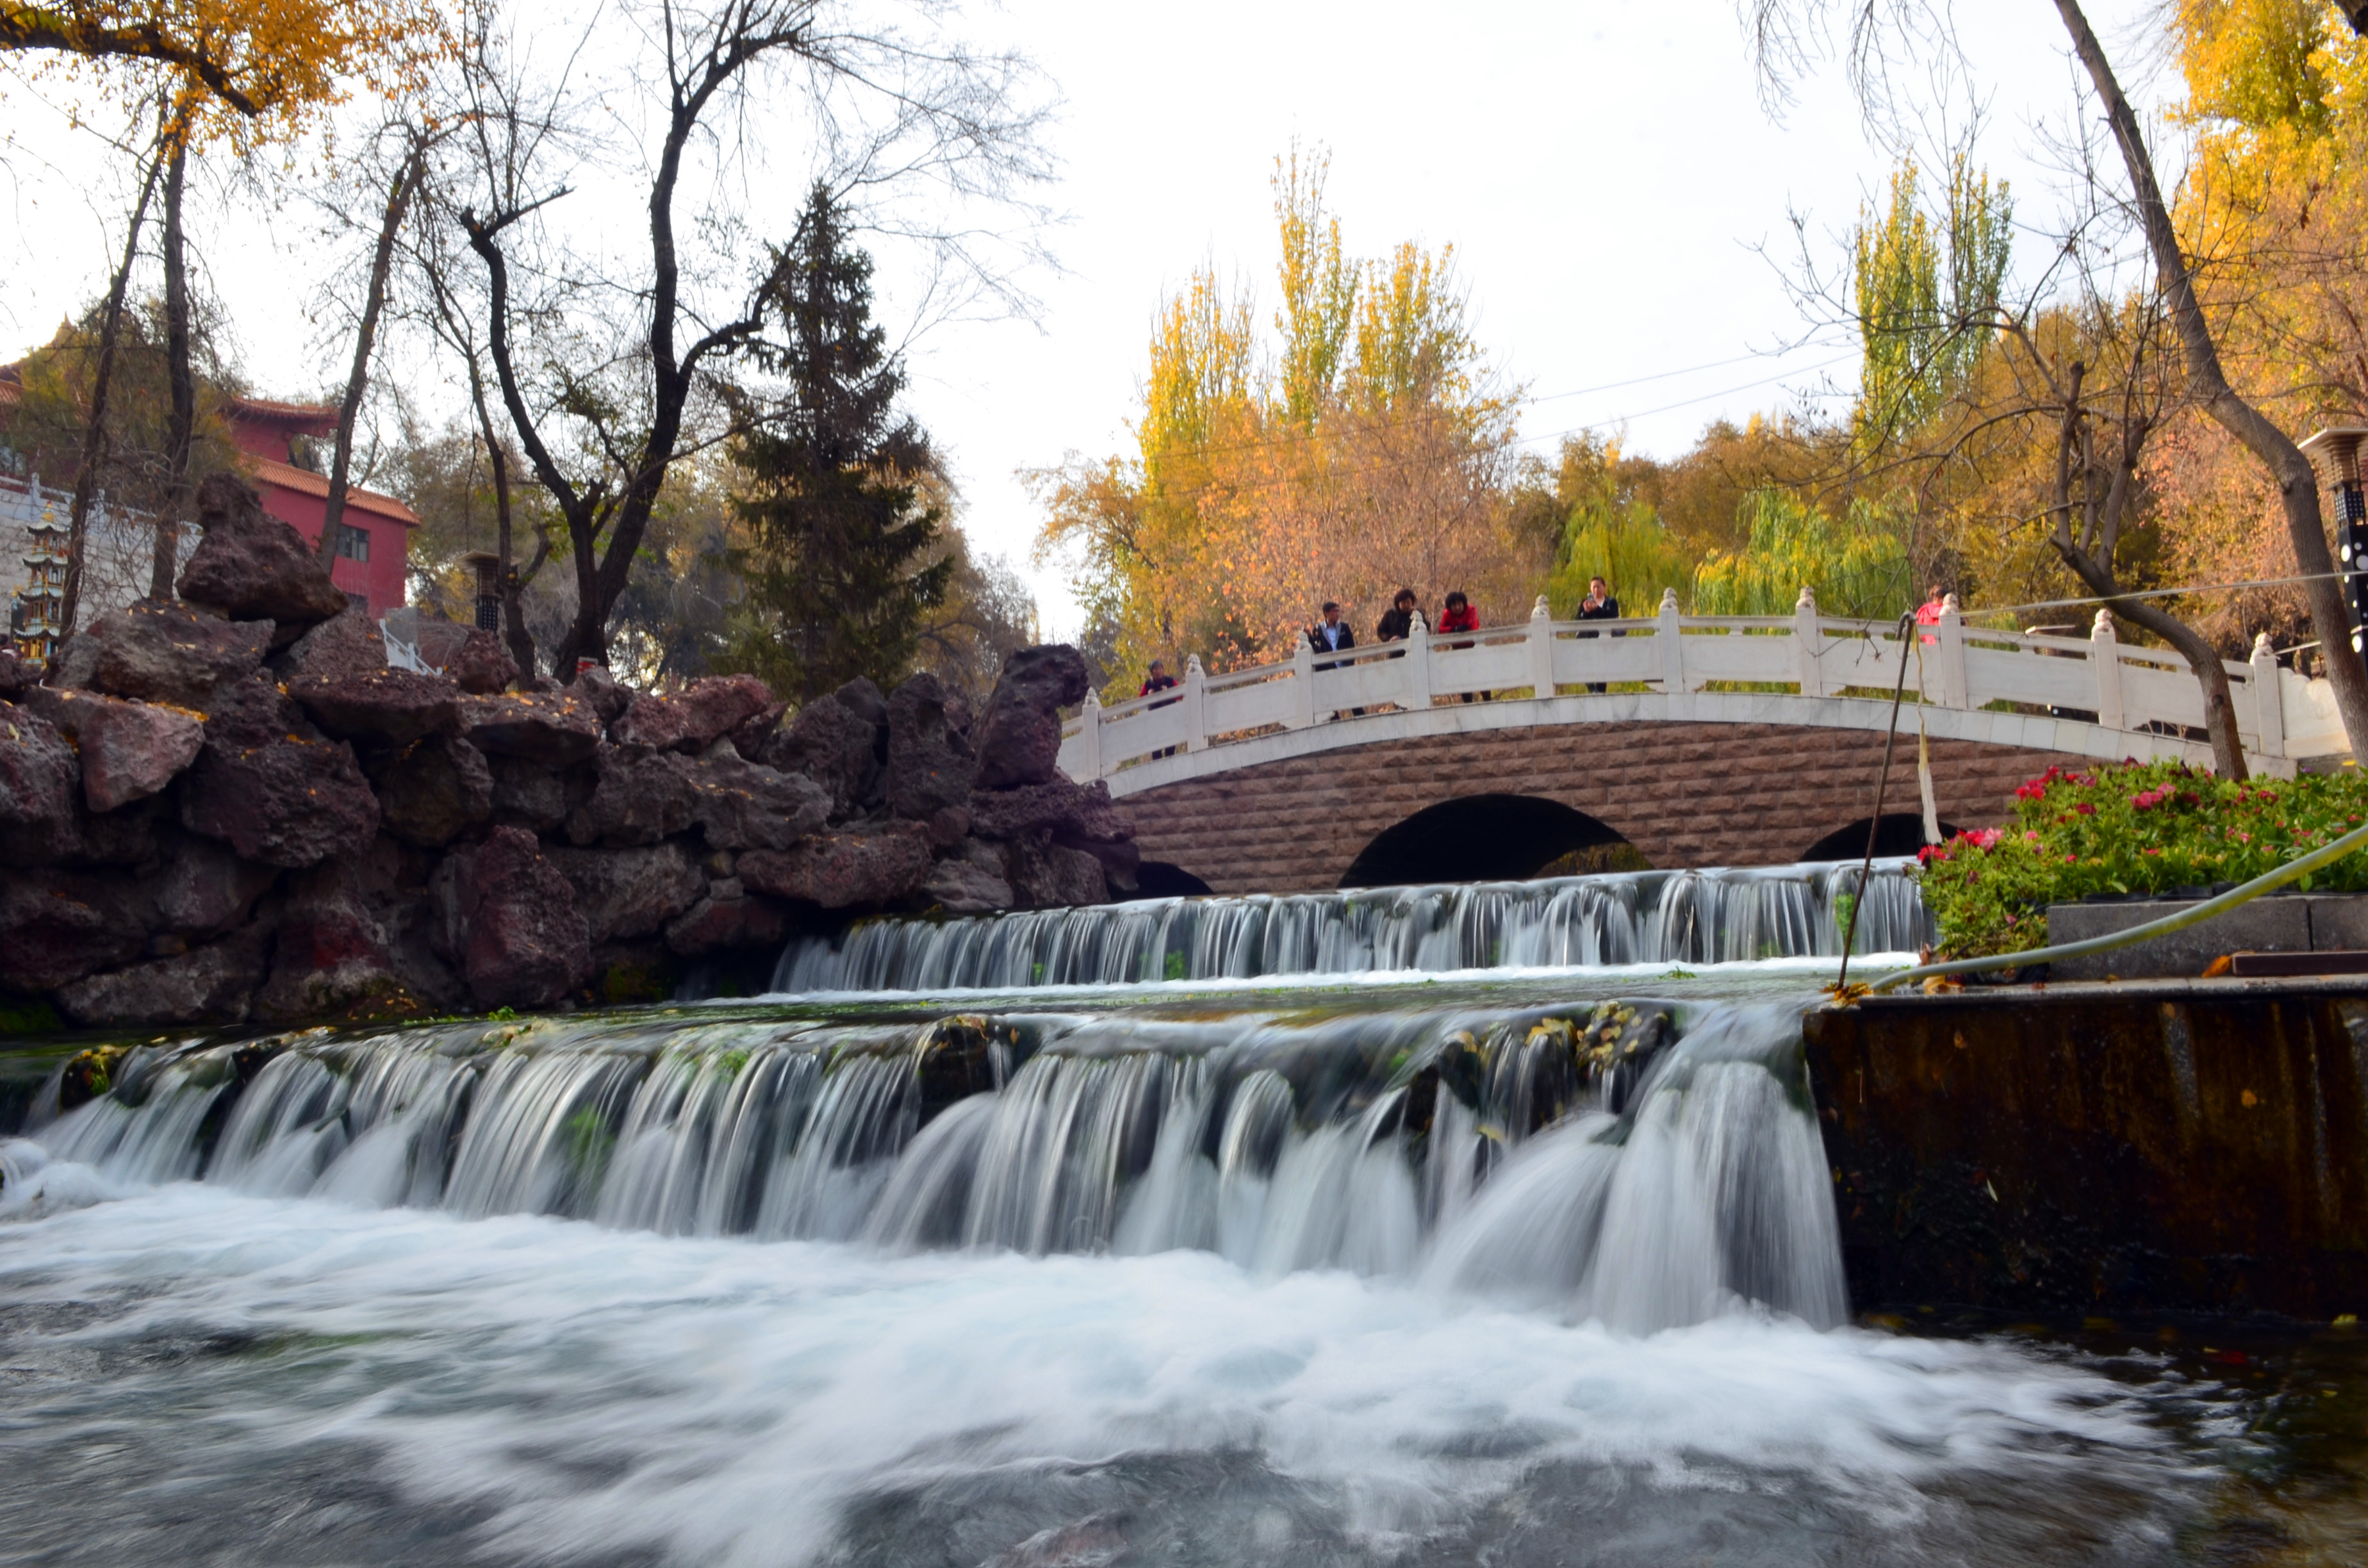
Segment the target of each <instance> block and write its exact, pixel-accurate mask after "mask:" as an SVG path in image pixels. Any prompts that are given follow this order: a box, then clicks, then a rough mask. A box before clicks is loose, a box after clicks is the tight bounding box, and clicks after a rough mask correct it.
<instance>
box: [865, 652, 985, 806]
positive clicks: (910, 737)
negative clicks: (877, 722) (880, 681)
mask: <svg viewBox="0 0 2368 1568" xmlns="http://www.w3.org/2000/svg"><path fill="white" fill-rule="evenodd" d="M947 701H948V699H947V695H946V688H945V687H944V686H943V684H942V683H940V682H939V679H938V677H937V676H933V675H930V674H928V673H927V672H926V671H925V672H923V673H922V674H920V675H916V676H913V677H912V678H911V679H910V680H907V681H905V684H904V685H902V686H900V687H897V688H896V689H895V691H894V693H893V694H892V695H891V696H890V697H889V699H888V761H887V768H886V772H885V773H884V775H883V778H884V781H885V782H886V784H887V788H888V809H889V810H890V811H892V812H894V813H895V814H896V815H898V816H900V817H909V818H911V819H913V820H914V821H916V822H927V821H928V820H929V818H930V817H931V816H933V815H935V814H936V813H937V812H939V811H942V810H943V809H944V808H946V807H948V806H959V805H962V804H964V803H966V802H967V801H969V799H970V791H971V781H972V779H973V778H974V777H975V776H976V774H977V771H978V759H977V757H976V756H973V753H972V751H971V748H970V743H969V742H968V741H966V740H964V739H963V738H962V733H961V732H960V731H958V730H956V729H955V728H954V726H953V725H952V723H951V722H950V720H949V716H948V712H947Z"/></svg>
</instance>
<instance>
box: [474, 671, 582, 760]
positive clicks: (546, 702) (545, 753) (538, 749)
mask: <svg viewBox="0 0 2368 1568" xmlns="http://www.w3.org/2000/svg"><path fill="white" fill-rule="evenodd" d="M461 733H462V734H464V735H466V736H467V737H468V738H469V744H471V745H473V746H475V747H476V748H477V749H478V750H479V751H481V752H484V754H485V755H487V756H522V757H526V758H528V759H529V760H530V761H534V762H541V763H546V764H549V765H550V766H552V767H566V766H567V765H568V764H570V763H575V762H582V761H584V760H585V759H586V757H588V756H591V755H592V754H593V752H594V751H596V750H598V748H599V744H600V715H599V713H598V710H595V709H594V708H593V706H592V704H591V703H590V701H588V700H587V699H585V698H582V697H579V696H577V695H575V691H574V690H573V688H571V689H569V690H566V691H552V692H532V693H518V694H515V695H511V696H502V697H463V698H462V699H461Z"/></svg>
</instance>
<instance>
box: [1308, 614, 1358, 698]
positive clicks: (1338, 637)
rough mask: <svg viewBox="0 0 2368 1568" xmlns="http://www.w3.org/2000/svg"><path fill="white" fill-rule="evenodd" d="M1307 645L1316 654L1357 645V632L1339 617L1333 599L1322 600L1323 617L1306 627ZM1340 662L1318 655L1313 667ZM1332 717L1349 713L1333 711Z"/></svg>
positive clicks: (1321, 668)
mask: <svg viewBox="0 0 2368 1568" xmlns="http://www.w3.org/2000/svg"><path fill="white" fill-rule="evenodd" d="M1307 645H1308V646H1309V647H1311V648H1313V649H1315V652H1316V653H1317V654H1318V655H1322V654H1325V653H1346V652H1348V651H1349V649H1351V648H1353V647H1355V646H1356V645H1357V634H1356V633H1355V632H1353V631H1349V623H1348V622H1347V621H1345V620H1343V619H1340V607H1339V605H1338V604H1337V603H1335V602H1334V601H1333V600H1330V599H1326V600H1325V601H1324V619H1321V620H1319V621H1317V622H1316V623H1315V625H1313V626H1311V627H1309V628H1308V629H1307ZM1340 662H1341V661H1339V660H1338V659H1325V658H1322V657H1320V656H1319V657H1318V658H1317V659H1316V661H1315V667H1316V668H1317V669H1319V670H1328V669H1330V668H1332V667H1333V666H1334V665H1338V664H1339V663H1340ZM1354 711H1355V712H1357V713H1359V714H1361V713H1363V712H1364V710H1363V709H1361V708H1360V709H1357V710H1354ZM1332 717H1334V718H1335V719H1345V718H1348V717H1349V714H1346V713H1335V714H1333V715H1332Z"/></svg>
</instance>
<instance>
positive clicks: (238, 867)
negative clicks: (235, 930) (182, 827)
mask: <svg viewBox="0 0 2368 1568" xmlns="http://www.w3.org/2000/svg"><path fill="white" fill-rule="evenodd" d="M278 880H279V870H278V869H276V868H274V867H270V866H258V865H256V863H255V862H254V861H252V860H242V859H240V858H238V857H237V856H236V855H234V854H233V853H232V852H231V851H230V849H229V848H228V847H227V846H224V845H222V844H219V843H217V842H215V841H214V840H213V839H211V838H199V837H196V836H194V835H191V836H188V837H184V838H182V839H180V841H179V842H178V843H177V844H176V845H175V846H174V847H173V850H172V853H171V854H170V855H169V856H168V857H167V858H166V859H165V868H164V870H163V871H162V872H161V873H160V874H159V875H158V876H157V878H156V882H155V894H156V915H157V919H158V921H159V923H160V924H161V925H162V926H163V927H164V928H165V930H167V931H175V932H178V933H180V934H181V935H182V936H185V937H212V936H218V935H220V934H221V933H222V932H224V931H227V930H229V929H230V928H231V927H233V926H237V925H239V924H241V923H242V922H244V921H245V919H246V916H247V912H248V911H249V910H251V909H253V908H254V907H255V901H256V899H258V898H260V897H262V896H263V893H264V892H265V891H266V890H267V889H268V888H269V887H270V886H271V884H272V883H273V882H274V881H278Z"/></svg>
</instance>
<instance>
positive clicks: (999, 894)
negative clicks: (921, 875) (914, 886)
mask: <svg viewBox="0 0 2368 1568" xmlns="http://www.w3.org/2000/svg"><path fill="white" fill-rule="evenodd" d="M921 896H922V897H923V898H925V899H928V901H929V902H930V903H933V904H936V905H937V906H938V907H939V909H942V910H944V911H945V912H946V913H947V914H948V915H987V914H992V913H993V912H994V911H996V910H998V909H1008V908H1010V907H1011V903H1012V892H1011V884H1010V883H1009V882H1008V881H1005V880H1004V878H1003V875H1002V873H1001V871H1000V870H999V869H996V867H995V866H993V865H990V864H987V863H985V860H984V858H978V859H973V858H967V857H963V858H951V859H946V860H940V861H939V862H938V863H937V865H936V866H935V867H933V868H932V869H930V871H929V875H928V880H926V881H923V882H922V883H921Z"/></svg>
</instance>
